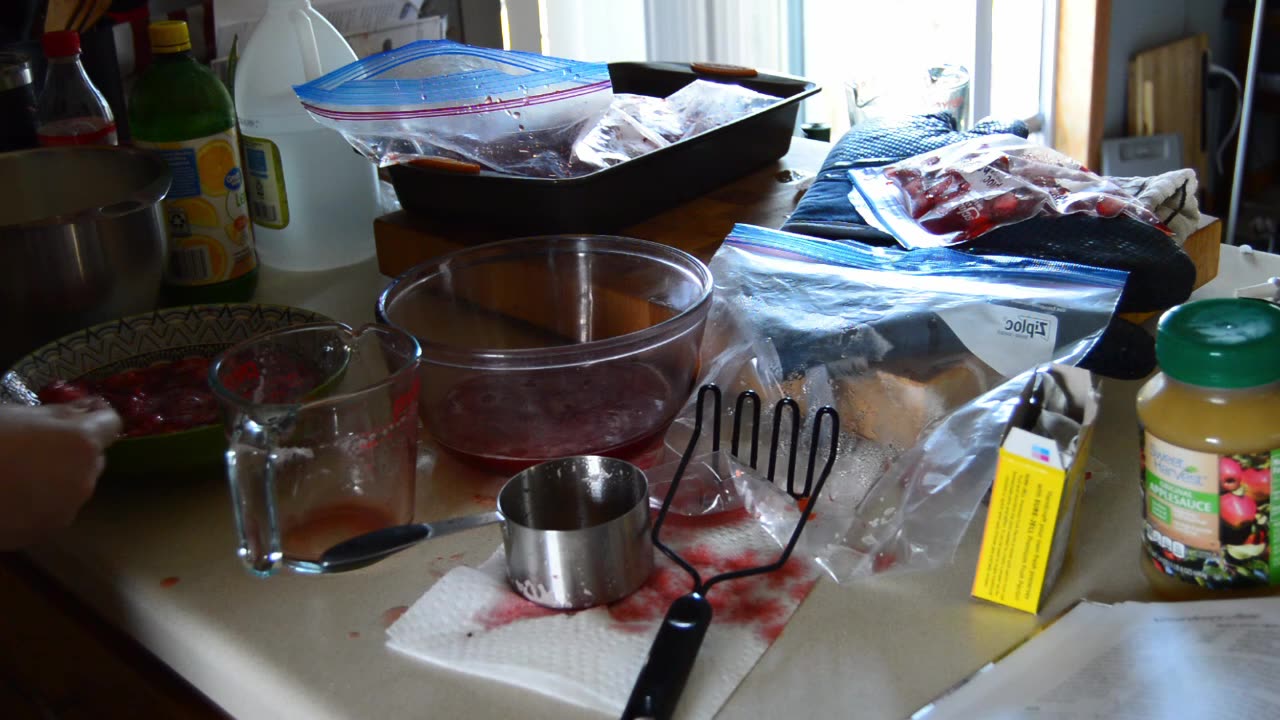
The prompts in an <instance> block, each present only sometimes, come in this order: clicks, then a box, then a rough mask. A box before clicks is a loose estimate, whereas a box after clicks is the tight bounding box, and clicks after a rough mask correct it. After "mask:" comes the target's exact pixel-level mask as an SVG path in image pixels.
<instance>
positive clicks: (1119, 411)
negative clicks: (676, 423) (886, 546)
mask: <svg viewBox="0 0 1280 720" xmlns="http://www.w3.org/2000/svg"><path fill="white" fill-rule="evenodd" d="M1221 252H1222V255H1221V266H1220V269H1219V276H1218V278H1217V279H1216V280H1215V281H1214V282H1212V283H1210V284H1209V285H1207V286H1205V287H1204V288H1201V289H1200V290H1199V291H1197V292H1196V297H1207V296H1216V295H1229V294H1230V293H1231V291H1232V290H1233V289H1234V288H1235V287H1239V286H1242V285H1246V284H1253V283H1257V282H1262V281H1264V280H1265V279H1266V278H1268V277H1270V276H1273V275H1280V256H1274V255H1266V254H1262V253H1252V254H1246V253H1241V251H1240V250H1239V249H1238V248H1234V247H1223V248H1222V251H1221ZM385 283H386V278H384V277H383V276H382V275H381V274H380V273H379V272H378V270H377V267H376V264H375V262H374V261H373V260H370V261H367V262H365V263H363V264H360V265H358V266H355V267H352V268H344V269H342V270H338V271H332V272H324V273H309V274H286V273H277V272H271V271H269V270H267V271H264V272H263V275H262V278H261V283H260V292H259V299H260V300H262V301H264V302H281V303H289V304H295V305H302V306H306V307H309V308H312V309H315V310H317V311H320V312H323V313H326V314H329V315H331V316H333V317H335V318H337V319H340V320H343V321H346V322H349V323H356V324H359V323H363V322H368V321H370V320H372V307H373V298H374V297H375V295H376V293H377V292H378V291H379V290H380V289H381V288H382V287H383V286H384V285H385ZM1139 385H1140V383H1137V382H1120V381H1111V380H1107V381H1104V383H1103V386H1102V387H1103V403H1102V412H1101V416H1100V420H1099V427H1098V429H1097V432H1096V435H1095V441H1094V470H1095V472H1094V477H1093V480H1092V481H1091V482H1090V485H1089V487H1088V489H1087V493H1086V495H1085V498H1084V500H1083V502H1084V506H1083V514H1082V517H1081V519H1080V524H1079V526H1078V535H1077V538H1076V544H1075V548H1074V557H1073V558H1072V559H1071V560H1070V561H1069V563H1068V565H1067V567H1066V569H1065V570H1064V574H1063V576H1062V578H1061V580H1060V581H1059V584H1058V585H1057V587H1056V588H1055V589H1054V590H1053V592H1052V594H1051V595H1050V597H1049V601H1048V603H1047V606H1046V607H1045V608H1044V610H1043V612H1042V613H1041V615H1040V616H1039V617H1038V618H1037V617H1033V616H1030V615H1026V614H1024V613H1021V612H1017V611H1014V610H1010V609H1007V608H1002V607H997V606H994V605H989V604H985V603H982V602H978V601H974V600H971V599H970V598H969V596H968V592H969V585H970V581H971V578H972V571H973V567H974V563H975V561H976V557H977V540H978V535H979V531H980V528H979V525H978V524H977V523H975V524H974V526H973V527H971V528H970V533H969V535H968V537H967V538H966V541H965V543H964V544H963V545H962V548H961V550H960V552H959V554H958V555H957V557H956V561H955V562H954V563H953V564H952V565H951V566H950V567H948V568H946V569H943V570H940V571H937V572H930V573H919V574H913V575H904V576H890V577H884V578H876V579H871V580H867V581H864V582H860V583H857V584H854V585H850V586H839V585H836V584H834V583H832V582H830V581H828V580H825V579H824V580H823V581H821V582H820V583H819V584H818V586H817V587H816V588H815V589H814V591H813V592H812V594H811V595H810V596H809V598H808V599H807V600H806V601H805V603H804V604H803V605H802V606H801V608H800V609H799V610H798V611H797V612H796V614H795V615H794V617H793V618H792V619H791V621H790V623H789V624H788V625H787V627H786V630H785V632H784V633H783V634H782V636H781V637H780V638H779V639H778V640H777V642H776V643H775V644H774V645H773V647H772V648H770V650H769V651H768V652H767V653H766V654H765V655H764V657H763V658H762V659H761V660H760V662H759V664H758V665H757V666H756V667H755V668H754V670H753V671H752V672H751V673H750V674H749V675H748V676H747V678H746V679H745V680H744V682H743V684H742V685H741V686H740V687H739V688H738V689H737V691H736V692H735V693H734V694H733V696H732V697H731V698H730V699H729V701H728V703H727V704H726V705H725V706H724V708H723V709H722V711H721V716H722V717H733V718H739V717H761V718H772V717H780V716H785V715H795V714H797V713H799V714H801V715H803V716H807V717H849V716H852V715H854V714H856V715H857V717H859V718H900V717H905V716H908V715H910V714H911V713H912V712H914V711H915V710H917V709H918V708H920V707H921V706H923V705H924V704H926V703H927V702H929V701H930V700H931V699H933V698H934V697H936V696H937V695H938V694H940V693H941V692H943V691H944V690H946V689H947V688H948V687H950V686H952V685H953V684H955V683H957V682H959V681H961V680H962V679H963V678H965V677H966V676H967V675H969V674H970V673H972V672H973V671H975V670H977V669H978V668H980V667H981V666H982V665H984V664H985V663H987V662H988V661H990V660H991V659H993V658H995V657H996V656H998V655H1000V654H1001V653H1003V652H1004V651H1006V650H1008V649H1009V648H1010V647H1012V646H1013V645H1015V644H1016V643H1018V642H1019V641H1021V640H1022V639H1024V638H1025V637H1027V636H1028V635H1029V634H1030V633H1032V632H1033V631H1034V630H1035V629H1036V627H1037V626H1038V625H1040V624H1041V623H1043V622H1045V621H1046V620H1047V619H1049V618H1052V617H1054V616H1055V615H1056V614H1058V613H1060V612H1061V611H1063V610H1064V609H1066V608H1067V607H1068V606H1070V605H1071V604H1072V603H1073V602H1074V601H1075V600H1077V599H1078V598H1083V597H1087V598H1090V599H1093V600H1099V601H1118V600H1134V599H1152V596H1151V594H1150V592H1149V591H1148V590H1147V589H1146V586H1145V583H1144V581H1143V580H1142V578H1141V575H1140V574H1139V572H1138V555H1137V553H1138V535H1137V526H1138V517H1139V508H1138V502H1139V500H1138V493H1137V492H1136V487H1135V485H1134V479H1135V478H1136V474H1137V457H1136V433H1135V430H1134V428H1135V422H1136V421H1135V417H1134V410H1133V399H1134V394H1135V392H1136V391H1137V388H1138V386H1139ZM494 482H496V481H495V480H493V479H480V478H475V477H474V476H468V475H466V474H465V473H462V472H460V471H459V470H458V469H457V468H456V467H451V466H449V465H448V464H447V463H446V462H444V461H442V462H440V463H438V464H436V465H434V466H431V465H430V464H427V465H425V466H424V467H421V468H420V477H419V492H418V508H417V510H418V517H419V518H420V519H424V520H430V519H435V518H442V517H448V516H451V515H455V514H459V513H462V512H469V511H473V510H474V509H476V507H477V505H476V500H475V499H474V495H476V494H490V495H491V494H492V492H491V490H490V489H489V487H488V486H484V487H482V484H484V483H494ZM500 542H501V540H500V535H499V533H498V530H497V528H496V527H488V528H483V529H478V530H475V531H472V532H468V533H463V534H459V535H453V536H448V537H443V538H440V539H438V540H434V541H432V542H431V543H429V544H425V545H423V546H420V547H418V548H415V549H413V550H410V551H407V552H404V553H402V554H400V555H398V556H396V557H393V558H391V559H389V560H386V561H384V562H382V563H380V564H378V565H374V566H372V567H370V568H367V569H364V570H360V571H357V572H353V573H347V574H344V575H336V576H328V577H306V576H296V575H288V574H283V575H280V576H277V577H273V578H270V579H267V580H263V579H259V578H255V577H252V576H250V575H249V574H248V573H247V572H245V571H244V570H243V569H242V568H241V566H240V563H239V561H238V560H237V558H236V557H235V533H234V529H233V523H232V514H231V505H230V501H229V498H228V494H227V491H226V488H225V483H224V482H223V480H222V478H221V477H220V476H218V475H210V476H204V477H200V476H193V477H186V478H171V479H170V482H168V483H167V484H163V485H159V484H148V485H127V484H110V483H108V484H105V485H104V486H102V487H100V489H99V492H98V494H97V495H96V496H95V498H94V499H93V501H92V502H91V503H90V504H89V505H88V506H87V507H86V508H85V509H84V510H83V511H82V513H81V515H80V517H79V518H78V520H77V522H76V524H75V526H74V527H73V528H71V529H70V530H68V531H66V532H65V533H63V534H61V535H60V536H58V537H57V538H55V539H54V540H52V541H51V542H48V543H46V544H44V545H41V546H38V547H35V548H33V549H31V550H29V551H28V553H27V554H28V556H29V557H30V558H31V560H32V561H33V562H34V563H35V564H36V565H38V566H39V567H40V568H41V569H43V570H44V571H45V572H47V573H48V574H50V575H52V576H53V577H54V578H55V579H56V581H57V582H59V583H60V584H62V585H63V586H65V587H66V588H67V589H68V590H69V591H70V592H71V593H73V594H74V595H75V596H77V597H78V598H79V599H80V600H82V601H84V602H85V603H87V604H88V605H90V606H91V607H92V608H93V609H94V610H96V611H97V612H98V613H99V614H101V615H102V616H103V617H105V618H106V619H107V621H108V622H110V623H111V624H113V625H115V626H117V627H119V628H120V629H122V630H123V631H124V632H126V633H127V634H128V635H130V636H132V637H133V638H135V639H136V640H137V641H138V642H139V643H141V644H142V645H143V646H144V647H146V648H147V649H148V650H150V651H151V652H152V653H154V654H155V655H156V656H157V657H159V658H160V659H161V660H162V661H163V662H165V663H166V664H168V665H169V666H170V667H172V668H173V669H174V671H176V672H177V673H178V674H179V675H181V676H182V677H183V678H185V679H186V680H187V681H189V682H190V683H191V684H192V685H194V686H195V687H196V688H198V689H199V690H200V691H201V692H203V693H204V694H205V695H207V696H208V697H209V698H210V699H212V700H213V701H214V702H215V703H217V704H218V705H219V706H220V707H221V708H222V709H224V710H225V711H226V712H228V713H229V714H231V715H233V716H235V717H238V718H292V717H297V718H317V719H323V718H366V717H393V716H404V717H423V716H431V717H472V718H483V717H494V718H500V717H501V718H505V717H513V716H516V715H519V716H521V717H524V718H593V717H599V716H598V715H596V714H594V713H590V712H587V711H584V710H581V709H579V708H576V707H573V706H568V705H565V704H562V703H559V702H557V701H555V700H552V699H550V698H546V697H544V696H541V695H535V694H530V693H526V692H523V691H520V690H517V689H514V688H510V687H507V686H504V685H500V684H497V683H492V682H488V681H483V680H479V679H475V678H472V677H468V676H465V675H462V674H460V673H454V672H448V671H443V670H440V669H438V668H435V667H431V666H427V665H422V664H419V663H417V662H415V661H413V660H410V659H408V658H406V657H403V656H401V655H399V654H396V653H393V652H392V651H390V650H387V649H386V648H385V647H384V645H383V642H384V633H383V630H384V628H385V626H386V624H387V622H388V620H389V619H390V618H391V617H392V616H394V615H395V613H396V610H397V608H401V607H403V606H407V605H410V604H412V603H413V602H414V601H415V600H416V599H417V598H418V597H419V596H421V595H422V593H423V592H424V591H425V590H426V589H427V588H428V587H429V586H430V585H431V583H432V582H433V581H434V580H435V579H436V578H438V577H439V576H440V575H442V574H443V573H444V572H446V571H447V570H448V569H449V568H451V567H453V566H455V565H457V564H468V565H477V564H479V563H480V562H482V561H483V560H484V559H486V558H487V557H488V556H489V555H490V554H491V553H492V552H493V550H494V549H495V548H496V547H497V546H498V545H499V544H500ZM712 661H713V658H711V657H703V658H701V659H700V662H712Z"/></svg>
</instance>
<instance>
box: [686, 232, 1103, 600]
mask: <svg viewBox="0 0 1280 720" xmlns="http://www.w3.org/2000/svg"><path fill="white" fill-rule="evenodd" d="M710 267H711V271H712V275H713V277H714V278H715V294H714V301H713V305H712V309H711V313H710V316H709V318H708V322H707V331H706V337H705V339H704V341H703V347H702V363H703V372H702V374H701V377H700V381H701V382H714V383H716V384H718V385H719V386H720V387H721V388H723V389H724V390H725V394H726V396H727V397H735V396H736V394H737V393H739V392H741V391H743V390H746V389H752V390H755V391H756V392H757V393H759V394H760V396H761V399H762V401H763V406H764V407H772V405H773V404H774V403H776V402H777V401H778V400H779V399H781V398H782V397H784V396H790V397H792V398H794V399H796V400H797V402H799V403H800V405H801V409H802V410H803V412H802V413H801V417H803V418H807V417H809V416H810V415H811V413H812V411H813V409H814V408H816V407H818V406H821V405H831V406H833V407H835V408H836V409H837V410H838V411H839V413H840V420H841V445H840V453H839V455H838V457H837V460H836V464H835V466H834V469H833V471H832V476H831V478H830V479H829V480H828V482H827V486H826V489H825V490H824V497H823V498H822V500H821V506H822V507H823V510H822V511H821V512H819V513H818V515H817V516H816V517H815V518H813V519H811V520H810V524H809V526H808V528H807V529H806V530H805V534H804V536H803V537H802V539H801V543H802V549H803V550H804V551H805V552H807V553H808V554H809V555H810V556H811V557H813V558H814V559H815V560H816V561H817V562H818V563H819V564H820V565H821V566H822V567H824V568H825V569H826V570H827V572H828V573H829V574H830V575H831V577H832V578H833V579H835V580H837V581H841V582H843V581H847V580H850V579H853V578H856V577H860V576H864V575H869V574H873V573H876V572H881V571H884V570H887V569H890V568H892V569H908V568H909V569H919V568H925V567H933V566H937V565H940V564H942V563H945V562H947V561H949V560H950V558H951V556H952V555H953V554H954V552H955V549H956V547H957V546H958V544H959V542H960V540H961V538H962V536H963V535H964V532H965V529H966V528H967V527H968V524H969V521H970V520H971V519H972V517H973V514H974V512H975V511H976V509H977V507H978V504H979V502H980V500H981V498H982V497H983V495H984V494H985V493H986V492H987V489H988V488H989V486H990V482H991V478H992V475H993V471H994V467H995V459H996V454H997V449H998V445H999V443H1000V438H1001V435H1002V433H1003V428H1004V427H1005V424H1006V423H1007V421H1008V420H1009V416H1010V414H1011V412H1012V410H1013V408H1014V407H1015V406H1016V404H1017V401H1018V395H1019V392H1020V390H1021V388H1022V387H1023V386H1024V385H1025V384H1026V379H1027V377H1029V373H1030V371H1031V370H1032V369H1033V368H1035V367H1038V366H1040V365H1043V364H1045V363H1048V362H1059V363H1066V364H1075V363H1076V362H1078V361H1079V360H1080V359H1082V358H1083V357H1084V356H1085V354H1086V353H1088V351H1089V350H1090V348H1091V347H1092V345H1093V343H1094V341H1095V340H1096V339H1097V338H1098V337H1099V335H1100V334H1101V332H1102V331H1103V329H1105V328H1106V327H1107V325H1108V321H1109V320H1110V318H1111V315H1112V313H1113V312H1114V310H1115V306H1116V303H1117V301H1118V299H1119V297H1120V291H1121V288H1122V287H1123V286H1124V281H1125V273H1123V272H1121V271H1117V270H1108V269H1100V268H1092V267H1086V266H1080V265H1072V264H1067V263H1059V262H1049V261H1041V260H1035V259H1030V258H1014V257H991V256H988V257H977V256H973V255H969V254H966V253H960V252H956V251H952V250H946V249H942V248H938V249H931V250H917V251H913V252H906V251H902V250H898V249H894V248H875V247H870V246H866V245H863V244H861V243H858V242H856V241H829V240H819V239H816V238H810V237H806V236H803V235H794V234H791V233H784V232H781V231H777V230H766V229H763V228H758V227H753V226H749V225H737V226H735V227H734V229H733V231H732V233H731V234H730V235H729V237H728V238H727V239H726V240H725V242H724V243H723V245H722V246H721V247H720V249H719V250H718V251H717V252H716V255H715V257H714V258H713V259H712V261H711V264H710ZM692 415H693V409H692V406H690V407H689V408H686V410H685V412H684V413H682V415H681V416H680V417H679V418H678V419H677V421H676V423H675V424H674V425H673V427H672V430H671V431H670V432H669V433H668V436H667V444H668V447H669V448H670V450H671V451H673V452H675V453H678V452H680V451H681V450H682V449H683V448H684V446H685V442H686V441H687V438H688V433H689V429H690V428H691V427H692V422H693V417H692ZM726 425H729V423H726ZM761 431H762V432H766V431H767V429H766V428H761ZM806 434H807V433H805V432H802V433H801V437H802V438H804V437H805V436H806ZM801 452H803V453H806V454H807V452H808V450H807V447H806V446H805V443H804V442H802V443H801ZM800 464H803V463H800ZM790 466H791V463H790V459H789V458H788V459H787V461H786V462H785V463H784V462H781V461H780V464H779V467H781V468H789V467H790ZM784 472H790V470H785V471H784ZM744 478H745V479H744ZM785 480H786V477H785V475H783V476H780V477H778V478H776V479H775V483H776V485H778V486H785V484H786V483H785ZM733 482H734V483H735V485H736V489H737V493H738V495H739V496H742V495H743V494H744V493H745V494H746V495H748V496H750V497H754V498H757V499H759V498H767V497H768V496H769V495H770V494H771V493H772V494H776V493H778V492H781V491H780V490H777V489H776V487H775V485H768V484H765V483H763V481H761V480H759V476H758V475H757V474H755V473H744V472H734V473H733ZM743 483H747V484H746V485H744V484H743ZM704 494H705V495H706V496H707V497H709V498H713V499H714V505H711V506H708V507H706V508H699V507H691V506H685V507H684V508H683V512H685V513H686V514H699V513H712V512H718V511H720V510H721V509H722V508H725V507H733V506H736V505H737V504H738V502H737V500H735V499H733V498H729V497H725V495H724V493H719V494H716V493H704ZM747 505H748V509H750V510H751V511H752V513H753V515H755V516H756V517H757V518H758V519H759V520H760V522H762V523H763V524H765V525H766V526H767V527H768V528H769V529H770V532H772V533H774V536H775V537H776V538H779V539H780V540H785V538H786V537H787V536H788V534H789V532H790V530H789V528H790V527H793V526H794V521H795V512H794V504H791V505H790V506H791V507H792V508H793V511H791V512H780V511H777V508H778V507H784V506H787V505H788V504H787V503H778V502H776V499H775V500H770V501H768V502H764V501H752V502H748V503H747ZM771 508H773V509H771Z"/></svg>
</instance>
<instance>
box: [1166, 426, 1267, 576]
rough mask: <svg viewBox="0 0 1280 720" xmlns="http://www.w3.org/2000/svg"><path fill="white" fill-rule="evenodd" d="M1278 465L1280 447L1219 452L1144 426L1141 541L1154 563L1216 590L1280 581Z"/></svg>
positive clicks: (1168, 571)
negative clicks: (1274, 548)
mask: <svg viewBox="0 0 1280 720" xmlns="http://www.w3.org/2000/svg"><path fill="white" fill-rule="evenodd" d="M1277 468H1280V449H1276V450H1271V451H1269V452H1259V453H1248V454H1233V455H1217V454H1214V453H1205V452H1197V451H1194V450H1187V449H1185V448H1181V447H1178V446H1176V445H1172V444H1170V443H1168V442H1165V441H1164V440H1161V439H1160V438H1158V437H1156V436H1154V435H1152V434H1151V433H1150V432H1147V431H1143V432H1142V437H1141V472H1142V497H1143V516H1144V521H1145V522H1144V523H1143V532H1144V542H1143V547H1144V548H1145V550H1146V553H1147V555H1148V557H1150V559H1151V562H1153V563H1154V564H1155V567H1156V569H1158V570H1159V571H1160V572H1162V573H1164V574H1166V575H1169V576H1171V577H1175V578H1178V579H1180V580H1183V581H1186V582H1189V583H1195V584H1196V585H1199V586H1201V587H1205V588H1210V589H1222V588H1245V587H1251V586H1266V585H1280V557H1277V556H1276V555H1275V554H1273V553H1272V552H1271V538H1272V536H1273V535H1274V534H1275V531H1276V530H1277V529H1280V528H1277V527H1276V526H1277V525H1280V523H1278V522H1276V521H1275V520H1274V519H1273V518H1272V517H1271V506H1272V504H1273V503H1272V500H1273V499H1274V495H1273V493H1274V490H1273V488H1275V487H1276V486H1277V483H1275V482H1274V474H1275V472H1276V469H1277Z"/></svg>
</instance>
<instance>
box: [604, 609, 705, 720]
mask: <svg viewBox="0 0 1280 720" xmlns="http://www.w3.org/2000/svg"><path fill="white" fill-rule="evenodd" d="M710 626H711V603H709V602H707V599H706V598H705V597H703V596H702V595H700V594H698V593H696V592H694V593H689V594H688V595H685V596H684V597H681V598H678V599H677V600H676V601H675V602H673V603H671V607H670V608H669V609H668V610H667V616H666V617H664V618H663V619H662V626H661V627H660V628H658V635H657V637H655V638H654V639H653V645H652V646H650V647H649V657H648V659H646V660H645V662H644V667H643V668H642V669H641V670H640V676H639V677H637V678H636V684H635V686H634V687H632V688H631V697H630V698H629V699H628V700H627V707H626V709H625V710H623V711H622V718H623V720H637V719H638V718H656V719H657V720H667V719H668V718H670V717H671V716H672V715H673V714H675V711H676V704H677V703H678V702H679V701H680V694H681V693H683V692H684V686H685V683H686V682H688V680H689V671H690V670H692V669H693V663H694V661H695V660H696V659H697V658H698V649H699V648H701V647H702V638H703V637H704V636H705V635H706V634H707V628H708V627H710Z"/></svg>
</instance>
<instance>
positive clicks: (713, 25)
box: [503, 0, 1057, 137]
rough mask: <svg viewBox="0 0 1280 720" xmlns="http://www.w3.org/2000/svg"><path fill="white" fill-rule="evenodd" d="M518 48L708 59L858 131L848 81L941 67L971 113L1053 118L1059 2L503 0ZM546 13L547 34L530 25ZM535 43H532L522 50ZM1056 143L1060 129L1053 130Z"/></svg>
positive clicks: (888, 79)
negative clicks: (790, 90)
mask: <svg viewBox="0 0 1280 720" xmlns="http://www.w3.org/2000/svg"><path fill="white" fill-rule="evenodd" d="M503 2H504V6H505V14H506V17H507V18H508V19H509V20H511V19H512V18H515V17H520V18H524V19H525V21H524V23H523V24H524V27H522V28H520V32H517V31H516V28H512V29H511V32H509V33H508V34H509V36H510V37H511V38H512V45H511V46H512V47H515V48H517V49H521V50H535V51H541V52H544V53H546V54H549V55H558V56H563V57H572V58H576V59H581V60H595V61H614V60H675V61H691V60H703V61H709V62H723V63H733V64H738V65H748V66H751V67H756V68H760V69H762V70H774V71H781V72H784V73H789V74H794V75H801V76H803V77H805V78H808V79H810V80H813V81H814V82H816V83H818V84H819V85H821V86H822V87H823V92H822V93H820V94H819V95H817V96H815V97H814V98H813V99H811V100H809V101H808V102H807V103H806V105H805V107H804V117H803V119H804V121H806V122H824V123H827V124H829V125H831V128H832V134H833V136H838V135H839V134H840V133H841V132H843V131H844V130H845V129H846V128H848V126H849V109H848V98H847V88H846V86H847V84H848V83H850V82H851V81H855V80H858V79H860V78H871V77H880V76H884V77H882V78H881V82H882V84H885V83H887V85H888V86H889V87H901V86H902V82H901V81H900V80H899V79H896V78H894V77H893V76H894V75H895V74H898V75H900V74H901V73H900V71H897V69H899V68H911V67H913V68H916V69H917V77H921V76H923V74H924V73H925V72H926V70H927V68H929V67H933V66H936V65H941V64H954V65H961V66H964V67H965V68H967V69H968V71H969V73H970V78H971V81H970V99H969V114H970V116H971V117H972V116H976V117H983V116H985V115H987V114H998V115H1000V116H1003V117H1010V116H1012V117H1019V118H1024V119H1032V120H1033V129H1036V128H1037V127H1044V128H1045V129H1047V125H1048V123H1049V121H1050V118H1049V109H1050V108H1051V107H1052V102H1051V97H1052V95H1051V91H1052V79H1053V49H1054V48H1053V37H1054V20H1055V18H1056V15H1057V0H608V1H607V2H600V1H599V0H503ZM534 17H536V18H537V19H538V20H537V24H536V27H532V28H531V27H529V25H530V24H531V21H529V20H528V18H534ZM521 38H523V44H521ZM1044 135H1045V136H1046V137H1047V136H1049V135H1048V133H1047V132H1046V133H1044Z"/></svg>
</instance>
